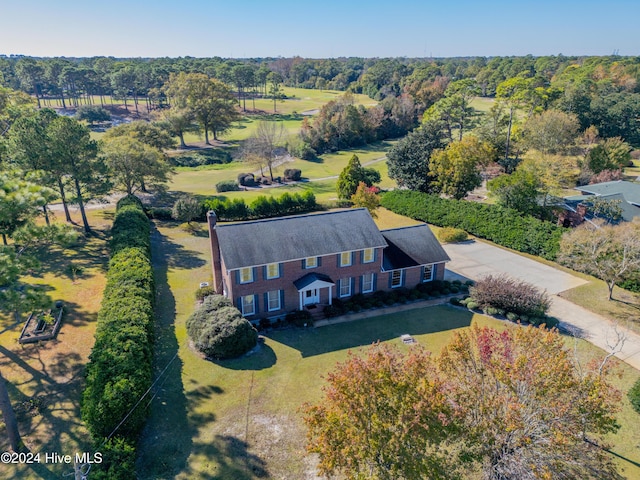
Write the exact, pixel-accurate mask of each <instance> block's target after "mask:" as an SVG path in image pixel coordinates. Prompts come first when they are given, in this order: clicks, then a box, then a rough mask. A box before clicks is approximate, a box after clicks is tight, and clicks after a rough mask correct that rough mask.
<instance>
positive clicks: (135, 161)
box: [102, 135, 171, 195]
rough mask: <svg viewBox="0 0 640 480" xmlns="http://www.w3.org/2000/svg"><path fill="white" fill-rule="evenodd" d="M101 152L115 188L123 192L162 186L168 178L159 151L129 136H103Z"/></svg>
mask: <svg viewBox="0 0 640 480" xmlns="http://www.w3.org/2000/svg"><path fill="white" fill-rule="evenodd" d="M102 153H103V155H104V158H105V159H106V162H107V165H108V166H109V171H110V174H111V177H112V179H113V181H114V183H115V186H116V188H119V189H121V190H123V191H124V192H126V193H127V195H132V194H133V193H134V192H135V191H136V190H138V189H139V188H143V187H144V188H146V187H147V186H149V185H154V186H156V187H162V186H163V185H164V184H165V183H166V182H167V180H168V178H169V173H170V171H171V167H170V166H169V164H168V163H167V161H166V160H165V158H164V156H163V155H162V153H161V152H160V151H159V150H158V149H156V148H153V147H150V146H149V145H147V144H145V143H142V142H141V141H139V140H137V139H135V138H133V137H132V136H128V135H125V136H121V137H111V138H108V139H105V140H104V142H103V147H102Z"/></svg>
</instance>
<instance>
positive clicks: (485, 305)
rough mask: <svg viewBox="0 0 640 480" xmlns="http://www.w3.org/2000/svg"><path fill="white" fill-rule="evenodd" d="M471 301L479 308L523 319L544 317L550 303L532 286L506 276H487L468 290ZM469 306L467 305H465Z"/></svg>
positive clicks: (543, 293) (546, 296) (546, 297)
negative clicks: (503, 312) (499, 311)
mask: <svg viewBox="0 0 640 480" xmlns="http://www.w3.org/2000/svg"><path fill="white" fill-rule="evenodd" d="M469 294H470V298H471V301H470V303H475V304H477V305H478V306H479V307H480V308H482V309H484V310H487V309H489V308H493V309H502V310H504V311H507V312H513V313H515V314H518V315H519V316H520V318H521V319H522V318H523V317H546V314H547V311H548V310H549V307H550V305H551V301H550V299H549V296H548V295H547V293H546V292H540V291H539V290H538V289H537V288H536V287H535V286H534V285H532V284H530V283H527V282H523V281H521V280H516V279H514V278H511V277H508V276H506V275H496V276H494V275H488V276H486V277H484V278H483V279H481V280H479V281H478V282H476V284H475V285H474V286H473V287H471V288H470V289H469ZM467 306H469V304H467Z"/></svg>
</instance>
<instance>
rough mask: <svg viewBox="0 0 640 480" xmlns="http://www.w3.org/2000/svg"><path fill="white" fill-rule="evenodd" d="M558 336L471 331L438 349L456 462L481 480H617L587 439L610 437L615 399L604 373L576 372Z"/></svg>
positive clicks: (601, 453) (595, 369)
mask: <svg viewBox="0 0 640 480" xmlns="http://www.w3.org/2000/svg"><path fill="white" fill-rule="evenodd" d="M574 362H575V360H574V358H573V355H572V354H571V352H570V351H569V350H568V349H567V348H566V347H565V345H564V342H563V339H562V337H561V336H560V335H559V334H558V333H556V332H554V331H549V330H545V329H539V328H535V327H528V328H521V327H518V328H510V329H508V330H505V331H503V332H498V331H496V330H493V329H490V328H486V327H485V328H479V327H475V326H474V327H472V328H471V329H469V330H466V331H464V332H461V333H457V334H456V335H455V336H454V339H453V340H452V341H451V343H450V344H449V345H447V346H445V347H444V349H443V350H442V353H441V356H440V358H439V360H438V364H439V370H440V372H441V374H442V375H444V376H445V378H447V379H448V381H449V387H450V390H448V397H449V401H451V402H452V403H453V404H454V405H455V406H456V411H455V422H456V424H458V425H459V426H460V428H462V429H464V432H465V434H464V437H463V438H462V444H463V451H462V453H463V455H468V456H469V457H468V458H475V459H477V460H478V462H479V463H480V465H481V469H482V472H483V478H485V479H487V480H504V479H518V480H527V479H540V478H585V479H587V478H588V479H594V480H595V479H606V478H618V476H617V474H616V472H615V467H614V466H613V465H612V463H611V461H610V459H609V457H608V456H607V454H606V452H604V451H602V450H601V449H600V448H599V447H596V446H594V445H593V443H592V442H591V441H589V440H592V441H593V440H594V439H597V438H600V437H601V435H603V434H606V433H610V432H615V431H616V430H617V428H618V424H617V422H616V420H615V413H616V412H617V411H618V410H619V401H620V392H618V391H617V390H616V389H615V388H614V387H613V386H612V385H611V384H610V383H609V382H608V381H607V378H606V376H605V374H604V373H603V372H605V371H606V368H605V369H602V368H599V367H600V366H597V365H593V366H592V368H589V367H582V366H579V365H576V364H575V363H574Z"/></svg>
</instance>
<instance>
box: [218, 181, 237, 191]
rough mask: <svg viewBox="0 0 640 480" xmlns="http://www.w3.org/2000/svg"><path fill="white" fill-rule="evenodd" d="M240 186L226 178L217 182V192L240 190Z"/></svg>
mask: <svg viewBox="0 0 640 480" xmlns="http://www.w3.org/2000/svg"><path fill="white" fill-rule="evenodd" d="M239 191H240V186H239V185H238V184H237V183H236V182H234V181H233V180H224V181H222V182H218V183H216V192H218V193H220V192H239Z"/></svg>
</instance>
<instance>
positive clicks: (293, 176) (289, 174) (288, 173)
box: [284, 168, 302, 182]
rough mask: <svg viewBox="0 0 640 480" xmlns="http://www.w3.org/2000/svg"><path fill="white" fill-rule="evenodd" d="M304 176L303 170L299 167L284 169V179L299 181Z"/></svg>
mask: <svg viewBox="0 0 640 480" xmlns="http://www.w3.org/2000/svg"><path fill="white" fill-rule="evenodd" d="M301 178H302V170H300V169H299V168H287V169H286V170H285V171H284V179H285V180H291V181H294V182H299V181H300V179H301Z"/></svg>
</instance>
